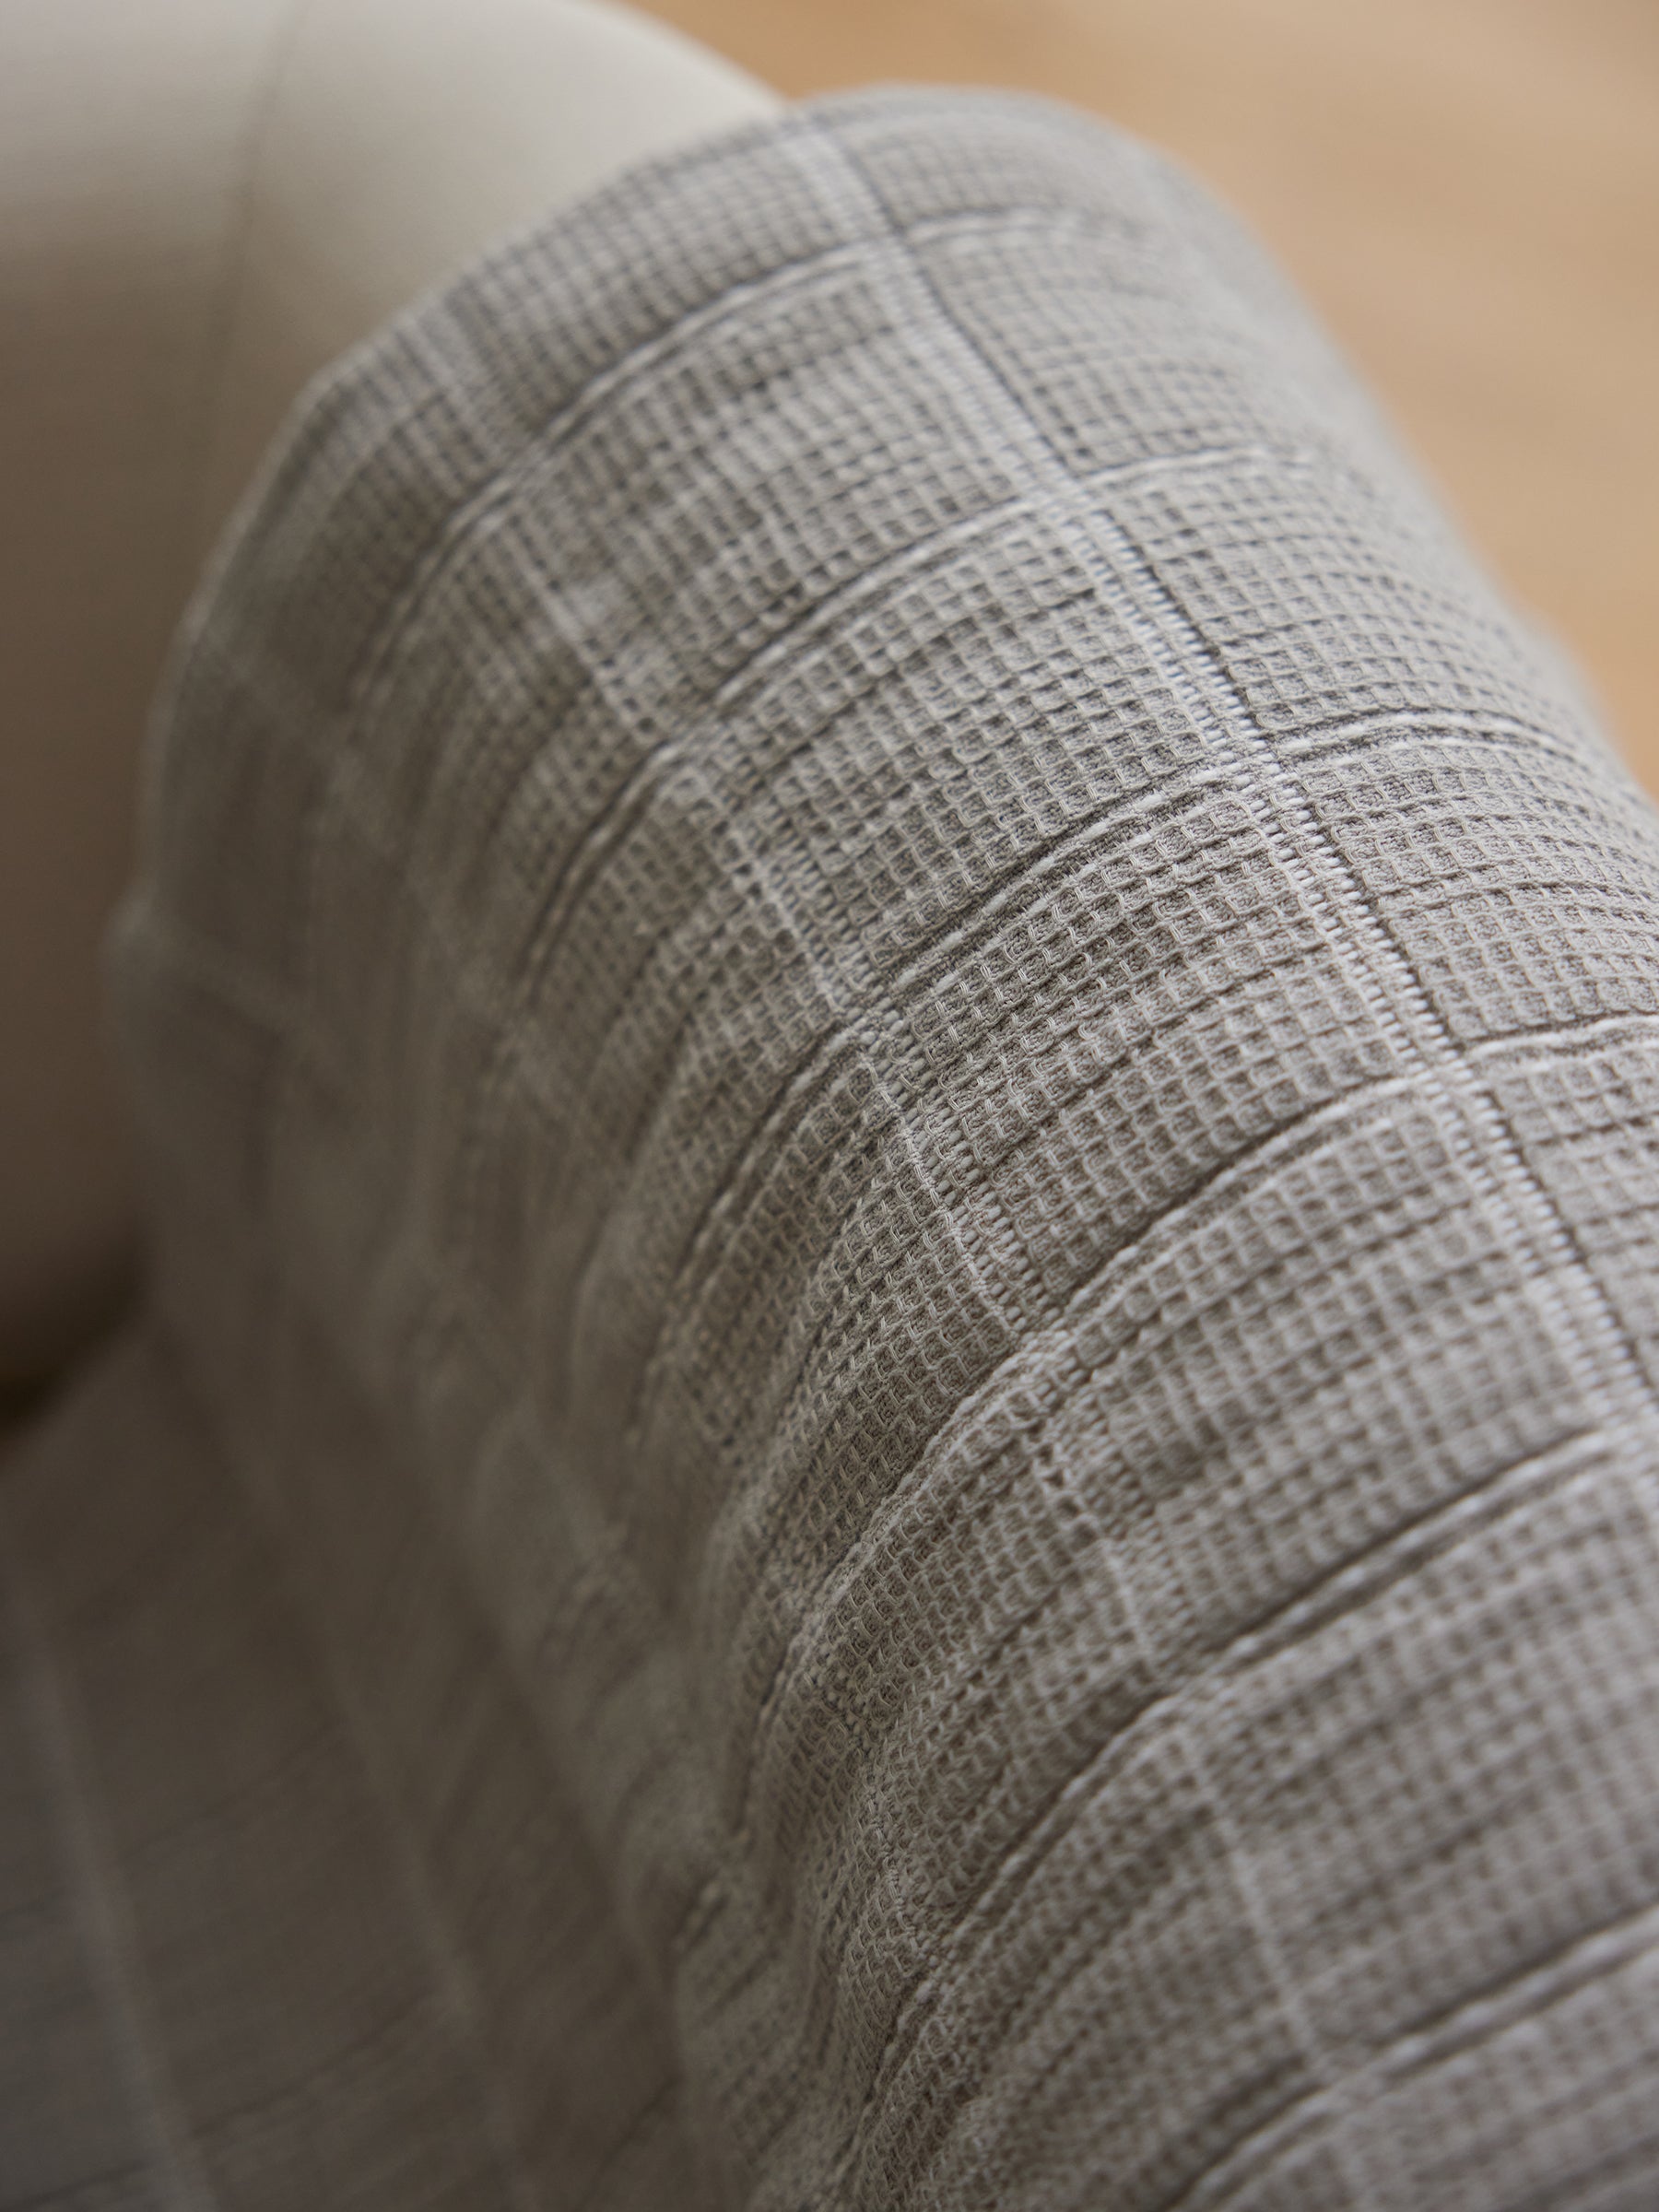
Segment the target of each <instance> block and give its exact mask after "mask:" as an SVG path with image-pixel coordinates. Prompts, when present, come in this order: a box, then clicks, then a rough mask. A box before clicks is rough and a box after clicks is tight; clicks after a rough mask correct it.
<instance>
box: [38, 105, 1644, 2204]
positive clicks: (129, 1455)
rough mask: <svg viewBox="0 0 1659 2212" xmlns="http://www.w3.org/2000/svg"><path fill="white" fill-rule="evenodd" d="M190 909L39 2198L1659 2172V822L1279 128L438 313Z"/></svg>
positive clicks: (409, 362)
mask: <svg viewBox="0 0 1659 2212" xmlns="http://www.w3.org/2000/svg"><path fill="white" fill-rule="evenodd" d="M112 990H113V997H114V1004H115V1009H116V1019H117V1023H118V1026H119V1030H120V1034H121V1038H122V1041H123V1050H124V1054H125V1057H126V1063H127V1065H128V1067H129V1069H130V1076H131V1089H132V1096H133V1100H134V1111H135V1118H136V1122H137V1125H138V1128H139V1132H140V1138H141V1142H142V1146H143V1148H144V1153H145V1158H146V1160H147V1188H148V1204H149V1209H150V1219H151V1224H152V1234H153V1252H154V1265H153V1271H152V1279H151V1283H150V1287H149V1289H148V1292H147V1299H146V1302H145V1306H144V1310H143V1312H142V1313H141V1315H140V1316H139V1317H138V1318H137V1319H135V1321H134V1323H133V1324H131V1326H130V1327H129V1329H128V1330H127V1332H126V1334H125V1335H124V1337H123V1339H122V1340H121V1341H120V1343H119V1344H118V1345H117V1346H116V1347H115V1348H114V1349H113V1351H112V1352H111V1353H110V1354H109V1356H108V1357H107V1358H106V1359H104V1360H103V1361H102V1363H101V1365H100V1367H99V1369H98V1370H97V1371H96V1372H93V1373H89V1374H88V1375H87V1376H85V1377H84V1378H83V1379H82V1381H81V1382H80V1383H79V1385H78V1387H77V1388H76V1390H75V1391H74V1392H73V1393H72V1394H71V1395H70V1397H69V1399H68V1401H67V1402H66V1403H65V1406H63V1407H62V1409H61V1410H60V1411H59V1412H58V1413H57V1414H56V1416H55V1417H54V1418H53V1419H52V1420H51V1421H50V1423H49V1424H48V1425H47V1427H46V1428H45V1429H44V1430H43V1431H42V1432H41V1434H40V1435H39V1436H38V1437H37V1438H36V1439H35V1440H33V1441H32V1442H31V1444H30V1445H29V1449H28V1450H27V1451H26V1452H25V1453H23V1455H22V1456H21V1459H20V1461H19V1462H18V1464H17V1465H13V1466H12V1467H11V1468H9V1469H8V1471H7V1474H6V1481H5V1486H4V1492H3V1499H4V1511H5V1524H6V1537H5V1546H4V1554H5V1559H6V1578H7V1579H6V1588H7V1590H8V1593H9V1596H8V1601H7V1603H8V1616H9V1619H8V1630H7V1633H8V1641H7V1645H6V1649H7V1652H8V1654H9V1672H8V1674H7V1677H6V1682H7V1688H6V1701H5V1703H4V1705H3V1706H0V1729H3V1731H4V1740H5V1745H6V1750H5V1756H4V1759H0V1989H3V1990H4V1992H5V1995H4V2010H3V2012H0V2207H3V2208H4V2212H21V2207H23V2206H31V2207H40V2206H52V2207H61V2208H62V2212H69V2208H70V2207H74V2208H75V2212H91V2208H92V2207H94V2206H97V2207H100V2212H114V2208H115V2207H121V2208H123V2212H125V2208H128V2207H131V2208H133V2212H137V2208H139V2207H144V2208H145V2212H206V2207H216V2208H217V2207H224V2208H226V2212H333V2208H335V2207H342V2208H344V2207H350V2208H352V2212H577V2207H583V2208H585V2212H688V2207H692V2206H705V2205H707V2206H734V2207H735V2206H744V2207H750V2208H752V2212H817V2208H818V2207H843V2206H844V2207H853V2206H857V2207H867V2208H868V2212H901V2208H910V2207H916V2208H920V2207H932V2208H936V2212H970V2208H972V2212H991V2208H994V2212H1061V2208H1062V2207H1073V2208H1076V2212H1176V2208H1177V2207H1180V2208H1181V2212H1200V2207H1205V2208H1208V2207H1220V2206H1228V2207H1233V2208H1235V2212H1243V2208H1245V2207H1249V2208H1252V2212H1342V2208H1344V2207H1361V2206H1363V2207H1368V2208H1377V2212H1500V2207H1502V2208H1506V2212H1522V2208H1523V2207H1525V2208H1527V2212H1538V2208H1539V2207H1555V2206H1572V2207H1578V2208H1582V2212H1590V2208H1591V2207H1594V2212H1615V2208H1616V2207H1618V2208H1624V2212H1638V2208H1644V2212H1652V2207H1653V2206H1654V2205H1655V2204H1659V2069H1656V2065H1655V2061H1656V2059H1659V1940H1656V1939H1659V1617H1656V1613H1655V1591H1656V1589H1659V1557H1656V1551H1655V1511H1656V1508H1659V1397H1656V1393H1655V1376H1656V1374H1659V1133H1656V1124H1655V1108H1656V1105H1659V833H1656V826H1655V818H1654V816H1653V813H1652V812H1651V811H1650V808H1649V806H1648V804H1647V802H1646V801H1645V800H1644V799H1643V798H1641V796H1640V795H1639V794H1638V793H1637V792H1636V791H1635V789H1634V788H1633V786H1632V785H1631V783H1630V782H1629V780H1628V779H1627V778H1626V776H1625V774H1624V773H1623V771H1621V770H1620V769H1619V767H1618V765H1617V763H1616V761H1615V759H1614V758H1613V756H1612V754H1611V752H1610V751H1609V749H1608V748H1607V747H1606V744H1605V742H1604V741H1603V739H1602V738H1601V737H1600V736H1599V735H1597V734H1596V732H1595V730H1594V726H1593V724H1592V722H1591V720H1590V719H1589V718H1588V715H1587V712H1586V710H1585V708H1584V706H1583V703H1582V701H1581V699H1580V696H1579V694H1578V692H1577V690H1576V688H1575V686H1574V684H1573V682H1572V679H1571V677H1569V676H1568V675H1567V674H1565V673H1564V672H1563V670H1562V668H1561V666H1560V665H1559V662H1558V660H1557V658H1556V656H1555V655H1554V654H1553V653H1552V652H1551V651H1550V650H1549V649H1548V648H1547V647H1546V646H1545V645H1543V644H1541V643H1540V642H1539V641H1538V640H1537V639H1536V638H1535V636H1534V635H1533V634H1532V633H1531V632H1530V630H1529V629H1527V627H1526V626H1525V625H1524V623H1523V622H1522V621H1520V620H1519V619H1518V618H1516V617H1515V616H1514V615H1513V614H1512V612H1511V611H1509V610H1508V609H1506V607H1505V606H1504V605H1503V604H1502V603H1501V602H1500V599H1499V597H1498V596H1497V594H1495V592H1494V590H1493V588H1492V587H1491V586H1490V584H1489V583H1488V582H1487V581H1486V580H1485V578H1484V577H1483V575H1482V574H1481V573H1480V571H1479V570H1478V568H1477V565H1476V564H1475V563H1474V561H1473V560H1472V559H1471V558H1470V556H1469V555H1468V554H1467V553H1466V552H1465V549H1464V548H1463V547H1461V546H1460V544H1459V542H1458V540H1457V538H1456V535H1455V534H1454V533H1453V531H1452V530H1451V528H1450V527H1449V526H1448V525H1447V524H1446V523H1445V522H1444V521H1443V520H1442V519H1441V516H1440V515H1439V514H1438V512H1437V511H1436V509H1435V507H1434V505H1433V503H1432V501H1431V500H1430V498H1429V496H1428V495H1427V494H1426V493H1425V492H1424V491H1423V490H1422V489H1421V488H1420V487H1419V486H1418V483H1417V482H1416V481H1415V479H1414V478H1413V477H1412V476H1411V474H1410V472H1409V470H1408V469H1407V468H1406V466H1405V465H1403V464H1402V462H1401V460H1400V458H1399V457H1398V454H1397V453H1396V451H1395V449H1394V445H1393V443H1392V442H1391V440H1390V437H1389V435H1388V433H1387V432H1386V430H1385V429H1383V428H1382V426H1381V424H1380V423H1379V421H1378V420H1377V418H1376V417H1375V416H1374V414H1373V412H1372V410H1371V407H1370V406H1369V404H1368V403H1367V402H1366V401H1365V399H1364V398H1363V397H1362V396H1361V395H1360V394H1359V393H1358V391H1357V390H1356V388H1355V386H1354V384H1353V382H1352V381H1351V379H1350V377H1349V376H1348V374H1347V371H1345V370H1344V369H1343V367H1342V366H1341V364H1340V363H1339V362H1338V361H1337V360H1336V359H1335V356H1334V354H1333V352H1332V350H1331V348H1330V347H1329V345H1328V343H1327V342H1326V341H1325V340H1324V338H1323V337H1322V336H1321V335H1319V333H1318V332H1317V330H1316V329H1315V328H1314V327H1313V326H1312V324H1311V323H1310V321H1309V320H1308V318H1307V317H1306V315H1305V313H1304V312H1303V311H1302V310H1301V309H1300V307H1299V306H1298V305H1297V303H1296V302H1295V300H1293V298H1291V297H1290V296H1289V295H1288V291H1287V289H1286V288H1285V287H1284V286H1283V284H1282V282H1281V281H1280V280H1279V279H1278V278H1277V277H1276V276H1275V275H1274V274H1273V273H1272V271H1271V270H1270V269H1269V268H1268V267H1267V266H1266V265H1265V263H1264V262H1263V261H1262V259H1261V258H1260V256H1259V255H1258V253H1256V251H1255V249H1254V248H1253V246H1252V245H1251V244H1250V243H1249V242H1248V241H1245V240H1244V239H1242V238H1241V236H1240V235H1239V234H1238V233H1237V231H1236V230H1235V229H1234V228H1233V226H1232V225H1231V224H1230V221H1228V220H1227V219H1226V218H1223V217H1222V216H1220V215H1219V214H1218V213H1217V211H1216V210H1215V209H1214V208H1213V207H1212V206H1210V205H1209V204H1208V203H1207V202H1206V199H1205V198H1204V197H1203V195H1202V194H1200V193H1198V192H1197V191H1196V190H1195V189H1194V187H1193V186H1192V185H1190V184H1189V183H1187V182H1184V181H1183V180H1182V178H1181V177H1179V176H1178V175H1176V174H1175V173H1173V172H1172V171H1171V170H1170V169H1169V168H1168V167H1167V166H1166V165H1164V164H1163V163H1162V162H1160V161H1159V159H1155V158H1154V157H1153V156H1152V155H1151V154H1149V153H1148V152H1147V150H1145V149H1144V148H1142V147H1138V146H1135V145H1134V144H1131V143H1129V142H1127V141H1125V140H1124V139H1123V138H1121V137H1119V136H1117V135H1114V134H1112V132H1111V131H1109V130H1107V129H1106V128H1104V127H1102V126H1100V125H1099V124H1094V123H1092V122H1089V121H1087V120H1085V119H1084V118H1082V117H1080V116H1077V115H1073V114H1070V113H1068V112H1065V111H1063V110H1060V109H1056V108H1052V107H1048V106H1044V105H1041V104H1039V103H1036V102H1031V101H1026V100H1014V99H1008V98H1003V97H1000V96H989V95H976V94H966V93H964V94H942V93H937V94H935V93H911V92H904V91H887V92H879V93H875V94H862V95H858V96H856V97H851V98H841V99H837V100H830V101H828V102H823V103H818V104H815V105H812V106H808V107H806V108H803V109H799V110H795V111H792V112H789V113H787V114H786V115H785V116H784V117H783V118H782V120H780V121H778V122H776V123H773V124H767V125H765V126H763V127H760V128H758V129H749V130H747V131H745V132H743V133H741V134H739V135H735V136H732V137H727V138H724V139H722V140H720V141H718V142H715V143H712V144H710V145H708V146H706V147H701V148H700V149H698V150H696V151H695V152H693V153H691V154H689V155H687V156H682V157H679V158H677V159H673V160H671V161H667V162H665V163H662V164H659V165H656V166H653V167H649V168H646V169H642V170H640V171H635V172H633V173H631V174H630V175H629V176H628V177H626V178H625V179H623V180H622V181H620V182H618V183H617V184H616V185H614V186H613V187H611V188H610V189H608V190H606V191H605V192H604V193H602V194H599V195H598V196H597V197H596V198H594V199H593V200H591V201H589V202H588V203H586V204H584V205H583V206H581V207H579V208H577V209H575V210H572V211H570V212H567V213H565V214H562V215H560V216H559V218H557V219H554V220H551V221H549V222H547V224H545V225H544V226H542V227H541V228H539V229H537V230H535V232H534V233H533V234H528V235H526V236H524V237H522V238H520V239H518V240H516V241H512V242H510V243H509V244H507V245H506V246H504V247H502V248H501V249H500V250H499V251H497V252H495V253H491V254H489V255H488V256H487V257H485V258H484V259H482V260H480V261H479V262H478V263H477V264H476V265H473V266H472V267H470V268H469V269H468V270H466V271H465V273H464V274H463V275H462V276H461V277H460V278H459V279H458V280H457V281H455V282H454V283H453V285H451V286H450V287H448V288H446V289H444V290H443V291H442V292H441V293H439V294H436V295H433V296H431V297H429V299H427V300H423V301H422V302H420V303H419V304H418V306H417V307H416V308H415V309H413V310H412V311H410V312H408V313H407V314H406V315H405V316H404V317H403V318H402V319H401V320H400V321H398V322H397V323H396V324H394V325H392V326H390V327H389V328H388V329H387V330H386V331H385V332H383V333H382V334H381V335H378V336H377V337H376V338H375V339H374V340H372V341H371V343H370V344H369V345H368V346H367V347H365V348H364V349H362V350H361V351H359V352H357V353H355V354H353V355H352V356H350V357H349V358H348V359H347V360H346V361H345V362H343V363H342V364H340V365H339V366H338V367H336V368H335V370H334V371H331V372H330V373H329V375H328V376H327V377H326V378H325V379H324V382H322V383H321V384H320V385H319V386H317V387H314V388H313V390H312V392H311V393H310V394H308V396H307V398H306V400H305V401H304V403H303V404H302V406H301V407H300V411H299V412H298V414H297V416H296V418H294V420H293V422H292V423H291V424H290V426H289V429H288V431H287V432H286V434H285V437H284V439H283V441H282V443H281V445H280V448H279V450H278V451H277V453H276V454H275V455H274V456H273V458H272V460H271V462H270V464H269V465H268V467H267V469H266V472H265V477H264V478H263V480H262V482H261V484H260V486H259V487H258V488H257V490H256V493H255V495H254V496H253V499H252V500H251V501H250V502H249V503H248V505H247V506H246V508H245V509H244V512H243V513H242V515H241V518H240V521H239V523H238V524H237V526H236V528H235V530H234V532H233V534H232V535H231V537H230V539H229V542H228V544H227V546H226V547H225V548H224V549H223V551H222V553H221V555H220V557H219V558H218V561H217V564H216V566H215V569H214V571H213V572H212V574H211V575H210V577H209V579H208V581H207V582H206V585H205V587H204V590H203V592H202V594H201V595H200V597H199V599H198V602H197V604H196V606H195V608H194V612H193V614H192V615H191V617H190V618H189V620H188V621H187V624H186V626H185V629H184V632H183V634H182V638H181V641H180V643H179V648H178V651H177V653H176V656H175V662H174V665H173V670H172V674H171V677H170V679H169V687H168V689H167V692H166V695H165V697H164V699H163V700H162V702H161V706H160V710H159V721H158V727H157V733H156V750H155V758H154V767H153V772H152V777H151V786H150V793H149V799H148V818H147V831H146V856H145V860H144V864H143V872H142V877H141V879H140V881H139V883H138V885H137V888H136V889H135V892H134V894H133V897H132V899H131V900H130V902H129V905H128V907H127V909H126V911H125V914H124V921H123V923H122V924H121V927H120V930H119V933H118V936H117V940H116V943H115V946H114V949H113V954H112Z"/></svg>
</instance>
